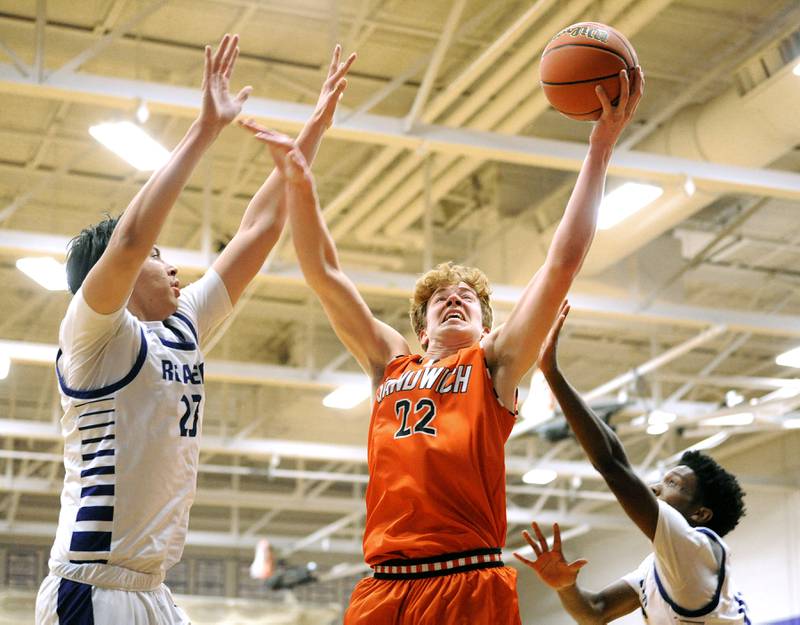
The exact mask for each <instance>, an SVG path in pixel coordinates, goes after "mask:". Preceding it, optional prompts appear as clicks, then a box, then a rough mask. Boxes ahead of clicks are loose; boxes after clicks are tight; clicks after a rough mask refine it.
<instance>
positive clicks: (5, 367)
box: [0, 352, 11, 380]
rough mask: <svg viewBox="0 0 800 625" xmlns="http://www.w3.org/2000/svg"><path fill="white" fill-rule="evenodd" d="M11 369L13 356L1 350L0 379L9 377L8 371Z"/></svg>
mask: <svg viewBox="0 0 800 625" xmlns="http://www.w3.org/2000/svg"><path fill="white" fill-rule="evenodd" d="M10 369H11V358H9V357H8V355H7V354H5V353H3V352H0V380H5V379H6V378H7V377H8V372H9V370H10Z"/></svg>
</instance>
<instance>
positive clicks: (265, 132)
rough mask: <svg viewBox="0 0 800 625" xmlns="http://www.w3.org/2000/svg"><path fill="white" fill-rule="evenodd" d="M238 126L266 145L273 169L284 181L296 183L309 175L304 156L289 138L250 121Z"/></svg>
mask: <svg viewBox="0 0 800 625" xmlns="http://www.w3.org/2000/svg"><path fill="white" fill-rule="evenodd" d="M239 125H240V126H241V127H242V128H244V129H245V130H249V131H250V132H252V133H253V136H255V138H256V139H258V140H259V141H261V142H263V143H266V144H267V147H268V148H269V152H270V154H271V155H272V160H274V161H275V167H276V168H277V169H278V171H279V172H280V173H281V175H282V176H284V177H285V178H286V180H288V181H289V182H298V181H302V180H303V179H304V178H305V177H306V175H308V176H310V175H311V172H310V168H309V166H308V163H307V162H306V159H305V156H303V153H302V152H301V151H300V148H298V147H297V146H296V145H295V142H294V141H292V139H291V138H290V137H287V136H286V135H284V134H281V133H280V132H275V131H274V130H270V129H269V128H266V127H264V126H262V125H261V124H259V123H257V122H256V121H254V120H252V119H246V120H244V121H240V122H239Z"/></svg>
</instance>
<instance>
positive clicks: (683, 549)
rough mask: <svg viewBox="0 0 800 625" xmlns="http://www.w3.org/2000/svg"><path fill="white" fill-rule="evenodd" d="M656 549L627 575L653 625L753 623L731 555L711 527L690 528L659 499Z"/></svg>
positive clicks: (675, 511) (670, 507)
mask: <svg viewBox="0 0 800 625" xmlns="http://www.w3.org/2000/svg"><path fill="white" fill-rule="evenodd" d="M658 507H659V512H658V525H657V527H656V535H655V537H654V538H653V547H654V548H655V551H654V552H653V553H651V554H650V555H649V556H647V557H646V558H645V559H644V560H643V561H642V563H641V564H640V565H639V568H637V569H636V570H635V571H633V572H631V573H629V574H628V575H626V576H625V577H624V578H623V579H624V580H625V581H626V582H627V583H628V584H629V585H630V586H631V587H632V588H633V589H634V590H635V591H636V592H637V594H638V595H639V601H640V602H641V604H642V612H643V613H644V616H645V620H646V621H647V623H648V624H649V625H676V624H682V623H691V624H692V625H696V624H704V625H723V624H725V625H750V618H749V616H748V612H747V604H746V603H745V601H744V599H743V598H742V596H741V594H740V593H738V592H737V591H736V588H735V586H734V583H733V581H732V580H731V553H730V549H729V548H728V546H727V545H726V544H725V543H724V542H723V540H722V539H721V538H720V537H719V536H717V534H715V533H714V532H713V531H711V530H710V529H707V528H705V527H692V526H690V525H689V523H688V522H687V521H686V519H685V518H684V517H683V516H682V515H681V514H680V513H679V512H678V511H677V510H675V509H674V508H673V507H672V506H670V505H669V504H667V503H665V502H663V501H659V502H658Z"/></svg>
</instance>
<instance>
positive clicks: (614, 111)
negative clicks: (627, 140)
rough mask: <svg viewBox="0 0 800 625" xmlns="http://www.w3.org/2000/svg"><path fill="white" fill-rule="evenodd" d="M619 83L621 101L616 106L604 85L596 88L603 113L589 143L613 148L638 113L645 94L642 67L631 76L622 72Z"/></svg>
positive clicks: (637, 68) (638, 66) (636, 69)
mask: <svg viewBox="0 0 800 625" xmlns="http://www.w3.org/2000/svg"><path fill="white" fill-rule="evenodd" d="M619 83H620V84H619V86H620V91H619V101H618V102H617V105H616V106H614V105H613V104H612V103H611V99H610V98H609V97H608V94H607V93H606V90H605V89H603V86H602V85H597V87H595V92H596V93H597V97H598V99H599V100H600V104H602V105H603V112H602V113H601V115H600V119H598V120H597V121H596V122H595V124H594V128H592V134H591V136H590V137H589V143H592V144H601V145H605V146H609V147H613V146H614V144H615V143H616V142H617V139H619V136H620V135H621V134H622V131H623V130H625V127H626V126H627V125H628V123H629V122H630V121H631V119H633V115H634V113H636V107H637V106H639V101H640V100H641V99H642V95H643V94H644V72H643V71H642V68H641V66H640V65H637V66H636V67H635V68H634V69H633V71H632V72H631V73H630V75H629V74H628V71H627V70H624V69H623V70H622V71H620V73H619Z"/></svg>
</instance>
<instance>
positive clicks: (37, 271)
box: [16, 256, 67, 291]
mask: <svg viewBox="0 0 800 625" xmlns="http://www.w3.org/2000/svg"><path fill="white" fill-rule="evenodd" d="M16 265H17V269H19V270H20V271H21V272H22V273H24V274H25V275H26V276H28V277H29V278H31V279H32V280H35V281H36V282H37V283H38V284H40V285H41V286H43V287H44V288H46V289H47V290H48V291H66V290H67V273H66V271H65V269H64V265H63V264H61V263H59V262H58V261H57V260H56V259H54V258H51V257H50V256H38V257H35V258H33V257H31V258H20V259H19V260H18V261H17V263H16Z"/></svg>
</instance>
